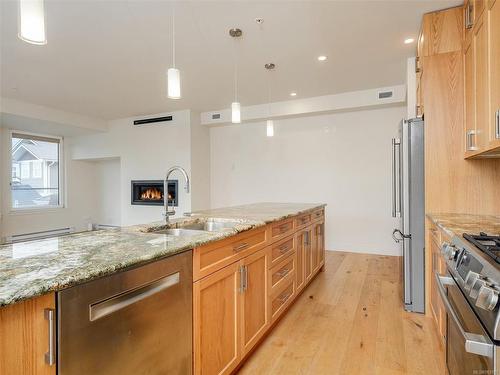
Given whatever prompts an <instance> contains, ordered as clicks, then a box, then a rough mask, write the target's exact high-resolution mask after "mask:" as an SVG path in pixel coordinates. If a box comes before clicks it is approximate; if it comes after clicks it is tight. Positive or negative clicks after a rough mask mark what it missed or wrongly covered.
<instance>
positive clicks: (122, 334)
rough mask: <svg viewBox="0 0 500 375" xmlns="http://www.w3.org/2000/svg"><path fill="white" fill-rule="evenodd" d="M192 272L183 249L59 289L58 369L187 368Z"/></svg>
mask: <svg viewBox="0 0 500 375" xmlns="http://www.w3.org/2000/svg"><path fill="white" fill-rule="evenodd" d="M192 279H193V277H192V252H191V251H188V252H185V253H182V254H179V255H175V256H172V257H169V258H165V259H162V260H159V261H155V262H152V263H148V264H146V265H143V266H140V267H136V268H133V269H129V270H126V271H123V272H119V273H117V274H114V275H111V276H107V277H103V278H100V279H97V280H93V281H90V282H88V283H85V284H82V285H78V286H75V287H73V288H69V289H66V290H63V291H62V292H60V293H58V306H57V309H58V325H57V336H58V345H57V353H58V356H57V362H58V374H59V375H87V374H92V375H114V374H120V375H126V374H134V375H137V374H148V375H154V374H162V375H163V374H191V373H192V285H193V284H192Z"/></svg>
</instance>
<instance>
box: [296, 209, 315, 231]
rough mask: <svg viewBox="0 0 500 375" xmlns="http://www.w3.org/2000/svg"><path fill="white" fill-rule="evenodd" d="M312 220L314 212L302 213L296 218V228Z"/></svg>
mask: <svg viewBox="0 0 500 375" xmlns="http://www.w3.org/2000/svg"><path fill="white" fill-rule="evenodd" d="M311 221H312V214H310V213H309V214H305V215H300V216H299V217H297V218H296V219H295V229H299V228H302V227H304V226H306V225H308V224H309V223H311Z"/></svg>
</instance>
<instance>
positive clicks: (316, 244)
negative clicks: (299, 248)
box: [311, 222, 324, 275]
mask: <svg viewBox="0 0 500 375" xmlns="http://www.w3.org/2000/svg"><path fill="white" fill-rule="evenodd" d="M323 249H324V246H323V223H322V222H319V223H315V224H314V226H313V233H312V249H311V257H312V273H313V275H314V274H315V273H316V272H317V271H318V270H319V268H320V267H321V266H322V263H321V262H322V261H323V260H324V254H323Z"/></svg>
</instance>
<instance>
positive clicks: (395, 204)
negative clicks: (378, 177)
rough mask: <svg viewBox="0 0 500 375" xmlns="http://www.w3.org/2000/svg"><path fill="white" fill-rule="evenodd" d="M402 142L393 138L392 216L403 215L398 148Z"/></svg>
mask: <svg viewBox="0 0 500 375" xmlns="http://www.w3.org/2000/svg"><path fill="white" fill-rule="evenodd" d="M400 144H401V142H400V140H399V139H397V138H392V217H400V216H401V200H400V197H399V191H398V190H399V189H398V183H399V173H398V172H399V171H398V169H399V168H400V166H399V155H398V152H397V150H396V148H398V149H399V146H400Z"/></svg>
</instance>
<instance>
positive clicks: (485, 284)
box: [435, 233, 500, 375]
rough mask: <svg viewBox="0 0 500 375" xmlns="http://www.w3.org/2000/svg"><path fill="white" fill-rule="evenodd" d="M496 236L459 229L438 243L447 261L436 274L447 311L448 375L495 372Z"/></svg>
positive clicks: (499, 287) (499, 275)
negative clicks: (442, 273) (458, 231)
mask: <svg viewBox="0 0 500 375" xmlns="http://www.w3.org/2000/svg"><path fill="white" fill-rule="evenodd" d="M499 245H500V236H491V235H486V234H485V233H480V234H479V235H475V234H467V233H464V234H463V236H462V237H459V236H454V237H453V239H452V241H451V243H446V242H445V243H443V244H442V247H441V251H442V254H443V256H444V257H445V260H446V263H447V272H446V274H444V275H439V274H436V275H435V277H436V281H437V285H438V290H439V293H440V294H441V298H442V300H443V304H444V306H445V308H446V312H447V332H446V362H447V366H448V370H449V372H450V375H456V374H500V327H499V324H500V323H499V319H500V313H499V303H498V302H499V294H500V247H499Z"/></svg>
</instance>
